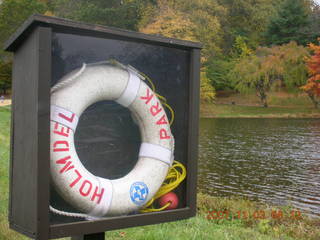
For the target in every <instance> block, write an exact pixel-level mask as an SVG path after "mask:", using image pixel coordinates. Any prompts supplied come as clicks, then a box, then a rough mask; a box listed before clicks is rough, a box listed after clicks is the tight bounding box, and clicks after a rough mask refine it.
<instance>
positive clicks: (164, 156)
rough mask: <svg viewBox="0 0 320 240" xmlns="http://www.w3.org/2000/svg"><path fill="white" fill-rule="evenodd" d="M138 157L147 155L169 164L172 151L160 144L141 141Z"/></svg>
mask: <svg viewBox="0 0 320 240" xmlns="http://www.w3.org/2000/svg"><path fill="white" fill-rule="evenodd" d="M139 157H149V158H154V159H157V160H160V161H162V162H165V163H167V164H168V165H171V163H172V159H173V158H172V152H171V151H170V150H169V149H167V148H164V147H162V146H160V145H155V144H151V143H142V144H141V146H140V152H139Z"/></svg>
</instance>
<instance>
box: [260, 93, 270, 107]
mask: <svg viewBox="0 0 320 240" xmlns="http://www.w3.org/2000/svg"><path fill="white" fill-rule="evenodd" d="M259 97H260V101H261V103H262V106H263V107H265V108H267V107H268V102H267V95H266V93H265V92H264V91H263V90H259Z"/></svg>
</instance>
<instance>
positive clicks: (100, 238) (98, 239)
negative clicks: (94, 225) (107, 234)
mask: <svg viewBox="0 0 320 240" xmlns="http://www.w3.org/2000/svg"><path fill="white" fill-rule="evenodd" d="M71 240H105V238H104V232H101V233H93V234H86V235H82V236H76V237H72V239H71Z"/></svg>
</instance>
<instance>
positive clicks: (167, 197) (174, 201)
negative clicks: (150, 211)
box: [159, 192, 179, 210]
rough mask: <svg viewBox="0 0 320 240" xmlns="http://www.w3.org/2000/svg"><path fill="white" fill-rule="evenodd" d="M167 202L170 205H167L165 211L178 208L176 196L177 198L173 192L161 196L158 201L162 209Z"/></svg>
mask: <svg viewBox="0 0 320 240" xmlns="http://www.w3.org/2000/svg"><path fill="white" fill-rule="evenodd" d="M168 202H170V203H171V204H170V205H169V207H167V208H166V210H170V209H175V208H177V207H178V204H179V198H178V196H177V195H176V194H175V193H174V192H169V193H167V194H165V195H163V196H162V197H161V198H160V199H159V204H160V207H163V206H164V205H166V204H167V203H168Z"/></svg>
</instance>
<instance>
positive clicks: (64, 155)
mask: <svg viewBox="0 0 320 240" xmlns="http://www.w3.org/2000/svg"><path fill="white" fill-rule="evenodd" d="M71 80H72V81H71ZM59 84H60V87H59V88H58V89H56V90H55V91H53V92H52V93H51V123H50V124H51V132H50V136H51V145H50V168H51V169H50V171H51V177H52V182H53V184H54V186H55V188H56V190H57V192H58V193H59V194H60V195H61V196H62V197H63V198H64V199H65V200H66V201H67V202H68V203H70V204H71V205H72V206H74V207H75V208H77V209H78V210H80V211H82V212H84V213H87V214H88V215H90V216H97V217H101V216H109V215H123V214H128V213H130V212H133V211H136V210H138V209H139V208H141V207H142V206H143V205H144V204H145V203H147V202H148V201H149V200H150V199H151V198H152V197H153V195H154V194H155V193H156V192H157V191H158V189H159V188H160V186H161V184H162V182H163V181H164V179H165V177H166V175H167V173H168V169H169V167H170V166H171V164H172V161H173V151H174V138H173V135H172V133H171V130H170V125H169V123H168V118H167V116H166V113H165V110H164V108H163V106H162V104H161V102H160V101H159V99H158V98H157V96H156V94H155V93H154V92H153V91H152V90H151V89H150V88H149V87H148V85H147V84H146V83H145V82H144V81H143V79H142V77H141V75H140V74H138V73H137V72H135V71H133V70H132V69H131V68H123V67H119V66H114V65H112V64H109V63H100V64H89V65H84V66H83V67H82V68H81V69H77V70H75V71H73V72H71V73H70V74H67V75H66V76H65V77H63V78H62V79H61V80H60V81H59V83H58V85H59ZM102 100H114V101H116V102H118V103H119V104H121V105H122V106H124V107H127V108H128V109H130V111H131V113H132V114H133V116H134V118H135V120H136V122H137V124H138V125H139V129H140V134H141V138H142V143H141V146H140V152H139V159H138V162H137V163H136V165H135V167H134V168H133V169H132V171H131V172H130V173H128V174H127V175H126V176H124V177H122V178H119V179H115V180H109V179H105V178H101V177H98V176H95V175H93V174H92V173H90V172H89V171H88V170H87V169H86V168H85V167H84V166H83V165H82V163H81V161H80V160H79V157H78V155H77V152H76V149H75V146H74V133H75V131H76V128H77V124H78V120H79V117H80V115H81V114H82V113H83V112H84V110H85V109H86V108H87V107H89V106H90V105H91V104H93V103H95V102H98V101H102Z"/></svg>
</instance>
